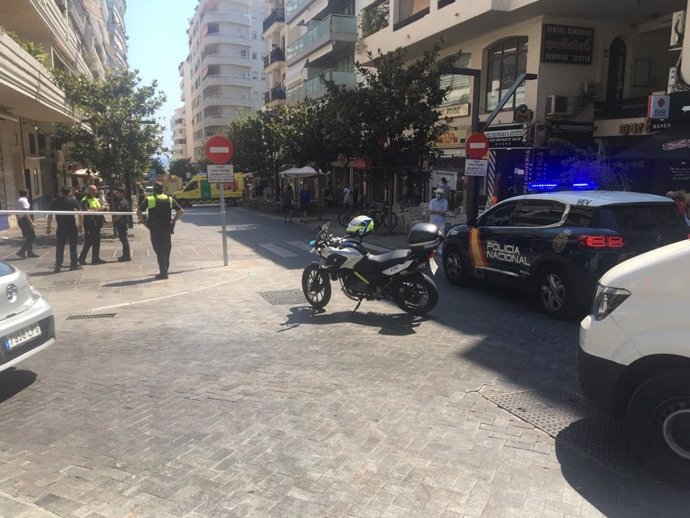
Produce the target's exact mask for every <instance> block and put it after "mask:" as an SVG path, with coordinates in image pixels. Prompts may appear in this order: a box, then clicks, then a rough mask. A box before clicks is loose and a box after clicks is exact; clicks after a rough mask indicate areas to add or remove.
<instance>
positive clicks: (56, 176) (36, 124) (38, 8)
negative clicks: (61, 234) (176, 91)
mask: <svg viewBox="0 0 690 518" xmlns="http://www.w3.org/2000/svg"><path fill="white" fill-rule="evenodd" d="M112 3H113V5H114V7H113V11H109V10H108V4H107V3H106V0H98V1H97V0H83V1H82V0H44V1H40V2H39V1H36V0H20V1H17V2H11V3H8V2H4V3H2V4H0V208H2V209H7V208H14V202H15V200H16V198H17V192H18V190H19V189H22V188H24V189H27V190H28V191H29V192H30V198H31V200H32V202H33V206H34V208H42V207H44V206H46V205H47V203H48V201H49V200H51V199H52V198H53V197H54V196H55V195H56V193H57V192H58V190H59V187H60V186H61V185H64V184H65V183H68V181H69V179H68V178H67V176H66V174H65V173H66V170H65V163H64V157H63V155H62V152H61V151H60V150H59V149H57V147H56V145H55V143H54V141H53V139H52V134H53V133H54V130H55V127H54V124H55V123H61V122H62V123H68V122H73V121H74V118H73V117H74V115H73V114H72V112H71V110H70V109H69V108H68V107H67V106H66V103H65V96H64V93H63V92H62V91H61V90H60V89H59V88H57V86H55V84H54V83H53V76H52V72H51V71H52V70H53V69H58V70H62V71H66V72H68V73H71V74H75V75H82V74H84V75H89V76H92V77H97V78H101V79H103V78H105V77H106V75H107V74H109V73H110V72H112V71H115V70H118V69H126V66H127V62H126V44H125V40H124V24H123V23H122V17H121V15H122V14H123V13H124V9H125V3H124V1H122V0H119V1H114V2H112ZM115 11H117V13H118V14H119V15H120V17H119V18H117V15H115V17H116V18H117V21H116V22H114V23H112V24H110V25H109V24H108V21H109V20H110V19H111V14H112V13H113V12H115ZM114 32H117V33H118V34H119V35H120V36H122V38H121V40H122V41H120V42H119V47H117V48H115V47H113V45H112V43H111V41H112V40H111V38H117V37H116V36H114V35H113V34H114ZM9 221H10V220H9V219H8V218H0V228H1V227H6V226H7V225H8V224H9Z"/></svg>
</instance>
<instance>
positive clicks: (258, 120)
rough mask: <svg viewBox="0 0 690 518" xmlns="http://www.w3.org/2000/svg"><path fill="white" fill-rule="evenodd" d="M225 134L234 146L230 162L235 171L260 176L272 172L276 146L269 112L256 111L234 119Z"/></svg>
mask: <svg viewBox="0 0 690 518" xmlns="http://www.w3.org/2000/svg"><path fill="white" fill-rule="evenodd" d="M227 136H228V138H229V139H230V140H231V141H232V143H233V146H234V148H235V154H234V156H233V158H232V162H233V165H234V167H235V170H236V171H242V172H252V173H255V174H258V175H260V176H269V175H271V174H272V173H273V170H274V169H275V166H274V165H273V154H274V151H275V150H276V149H277V148H276V142H275V134H274V131H273V125H272V120H271V114H268V113H266V112H257V113H253V114H251V115H249V116H247V117H243V118H239V119H236V120H234V121H232V122H231V123H230V126H229V127H228V131H227Z"/></svg>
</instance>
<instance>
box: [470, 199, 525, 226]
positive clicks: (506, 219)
mask: <svg viewBox="0 0 690 518" xmlns="http://www.w3.org/2000/svg"><path fill="white" fill-rule="evenodd" d="M516 206H517V202H510V203H502V204H501V205H499V206H498V207H496V208H495V209H493V210H492V211H489V212H487V213H486V214H484V215H483V216H482V217H481V218H480V220H479V224H480V225H482V226H486V227H500V226H505V225H508V224H510V216H511V215H512V214H513V211H514V210H515V207H516Z"/></svg>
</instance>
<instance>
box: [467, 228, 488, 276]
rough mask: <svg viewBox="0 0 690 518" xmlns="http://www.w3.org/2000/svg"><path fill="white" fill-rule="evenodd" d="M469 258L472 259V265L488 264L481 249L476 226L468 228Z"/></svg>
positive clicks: (485, 265)
mask: <svg viewBox="0 0 690 518" xmlns="http://www.w3.org/2000/svg"><path fill="white" fill-rule="evenodd" d="M470 259H471V260H472V266H484V267H487V266H489V263H488V262H487V260H486V257H485V256H484V251H483V250H482V243H481V241H480V240H479V229H478V228H471V229H470Z"/></svg>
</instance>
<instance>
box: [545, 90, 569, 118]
mask: <svg viewBox="0 0 690 518" xmlns="http://www.w3.org/2000/svg"><path fill="white" fill-rule="evenodd" d="M572 114H573V99H572V97H569V96H567V95H549V96H548V97H547V98H546V116H547V117H557V116H559V115H572Z"/></svg>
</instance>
